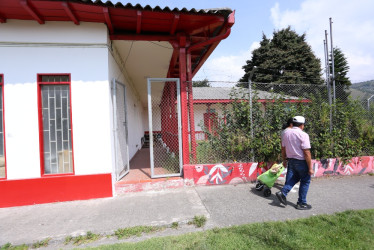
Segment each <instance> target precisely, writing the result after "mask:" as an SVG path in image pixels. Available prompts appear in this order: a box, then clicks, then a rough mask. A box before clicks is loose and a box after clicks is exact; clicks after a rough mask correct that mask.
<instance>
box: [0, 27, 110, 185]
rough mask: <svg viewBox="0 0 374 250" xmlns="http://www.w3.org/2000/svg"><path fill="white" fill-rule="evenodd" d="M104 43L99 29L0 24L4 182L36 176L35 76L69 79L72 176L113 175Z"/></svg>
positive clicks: (37, 152)
mask: <svg viewBox="0 0 374 250" xmlns="http://www.w3.org/2000/svg"><path fill="white" fill-rule="evenodd" d="M106 44H107V28H106V26H105V25H104V24H94V23H81V24H80V25H74V24H73V23H71V22H46V24H44V25H39V24H38V23H37V22H34V21H15V20H7V23H3V24H0V55H1V60H0V73H3V74H4V110H5V139H6V157H7V177H8V179H22V178H36V177H40V157H39V156H40V154H39V126H38V105H37V73H51V74H53V73H70V74H71V81H72V82H71V100H72V101H71V108H72V129H73V147H74V168H75V174H76V175H83V174H96V173H110V172H111V171H112V154H111V149H112V148H111V147H112V144H111V134H110V133H111V123H110V86H109V80H108V48H107V46H106Z"/></svg>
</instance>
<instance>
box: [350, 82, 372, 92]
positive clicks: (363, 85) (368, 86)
mask: <svg viewBox="0 0 374 250" xmlns="http://www.w3.org/2000/svg"><path fill="white" fill-rule="evenodd" d="M351 88H352V89H357V90H360V91H362V92H369V93H372V94H374V80H371V81H366V82H359V83H354V84H352V85H351Z"/></svg>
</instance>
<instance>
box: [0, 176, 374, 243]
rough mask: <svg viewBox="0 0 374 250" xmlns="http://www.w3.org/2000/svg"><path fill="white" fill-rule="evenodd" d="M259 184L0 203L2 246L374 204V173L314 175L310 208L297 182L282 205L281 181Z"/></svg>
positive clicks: (248, 220) (168, 231)
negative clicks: (301, 203)
mask: <svg viewBox="0 0 374 250" xmlns="http://www.w3.org/2000/svg"><path fill="white" fill-rule="evenodd" d="M254 186H255V185H254V184H253V183H248V184H240V185H222V186H200V187H186V188H179V189H173V190H164V191H157V192H156V191H153V192H150V191H149V192H140V193H131V194H125V195H122V196H118V197H115V198H106V199H96V200H88V201H73V202H62V203H53V204H42V205H34V206H23V207H13V208H0V246H1V245H4V244H6V243H8V242H9V243H11V244H12V245H20V244H32V243H35V242H37V241H41V240H43V239H46V238H49V237H50V238H51V241H50V244H49V246H48V247H47V248H48V249H56V248H62V249H69V248H73V247H77V246H73V245H64V239H65V238H66V237H67V236H78V235H83V234H85V233H87V232H88V231H91V232H93V233H100V234H107V235H108V234H112V233H113V232H114V231H115V230H116V229H119V228H127V227H133V226H137V225H171V224H172V223H173V222H178V223H179V225H180V227H179V228H178V229H171V228H169V229H166V230H164V231H162V232H159V233H155V234H150V235H145V236H142V237H137V238H132V239H130V240H132V241H134V240H136V241H138V240H144V239H146V238H150V237H158V236H166V235H177V234H183V233H186V232H193V231H199V230H206V229H211V228H214V227H226V226H231V225H239V224H246V223H253V222H262V221H276V220H287V219H296V218H302V217H309V216H312V215H317V214H331V213H335V212H341V211H345V210H348V209H369V208H374V177H373V176H369V175H364V176H348V177H329V178H320V179H313V181H312V184H311V187H310V189H309V194H308V202H309V203H311V204H312V206H313V208H312V209H311V210H309V211H299V210H296V209H295V208H294V207H293V206H294V205H295V203H296V201H297V196H298V194H297V191H298V190H297V188H296V189H294V190H292V191H291V192H290V194H289V195H288V197H287V199H288V206H287V207H283V206H280V205H279V202H278V200H277V198H276V196H275V195H274V194H275V192H276V191H278V189H279V188H280V187H281V185H275V186H274V187H273V188H272V195H271V196H270V197H268V198H265V197H264V196H263V193H262V192H258V191H256V190H255V188H254ZM4 191H5V190H3V192H4ZM195 215H204V216H205V217H207V218H208V220H207V223H206V225H205V226H204V228H202V229H201V228H195V227H194V226H192V225H187V222H188V221H190V220H191V219H192V218H193V217H194V216H195ZM127 241H129V240H127ZM118 242H120V241H118V240H117V239H116V238H115V237H109V238H108V237H104V238H103V239H101V240H99V241H97V242H94V243H91V244H89V245H90V246H94V245H100V244H114V243H118ZM86 246H87V245H84V246H80V247H86Z"/></svg>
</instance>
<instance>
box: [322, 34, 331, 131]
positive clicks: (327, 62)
mask: <svg viewBox="0 0 374 250" xmlns="http://www.w3.org/2000/svg"><path fill="white" fill-rule="evenodd" d="M323 43H324V49H325V65H326V66H325V67H326V84H327V95H328V98H329V105H330V133H331V132H332V110H331V84H330V63H329V46H328V40H327V30H325V40H323Z"/></svg>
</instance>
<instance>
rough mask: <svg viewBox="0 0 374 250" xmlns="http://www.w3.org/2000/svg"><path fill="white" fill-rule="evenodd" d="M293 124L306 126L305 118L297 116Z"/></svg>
mask: <svg viewBox="0 0 374 250" xmlns="http://www.w3.org/2000/svg"><path fill="white" fill-rule="evenodd" d="M292 121H293V122H297V123H301V124H304V123H305V118H304V117H303V116H295V117H294V118H293V119H292Z"/></svg>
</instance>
